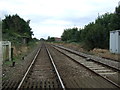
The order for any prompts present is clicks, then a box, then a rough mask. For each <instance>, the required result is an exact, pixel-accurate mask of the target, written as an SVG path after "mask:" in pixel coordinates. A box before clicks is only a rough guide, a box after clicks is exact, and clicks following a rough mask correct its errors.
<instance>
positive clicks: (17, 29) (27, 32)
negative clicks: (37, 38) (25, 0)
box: [2, 14, 33, 43]
mask: <svg viewBox="0 0 120 90" xmlns="http://www.w3.org/2000/svg"><path fill="white" fill-rule="evenodd" d="M2 21H3V23H2V29H3V30H2V32H3V39H4V40H9V41H12V42H14V43H15V42H16V41H17V43H20V42H21V40H22V38H23V37H25V38H28V39H29V40H31V39H32V35H33V32H32V31H31V28H30V26H29V24H30V20H28V21H25V20H24V19H22V18H20V17H19V16H18V15H17V14H16V15H12V16H11V15H7V16H5V19H4V20H2Z"/></svg>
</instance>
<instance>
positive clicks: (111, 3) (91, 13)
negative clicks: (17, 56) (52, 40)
mask: <svg viewBox="0 0 120 90" xmlns="http://www.w3.org/2000/svg"><path fill="white" fill-rule="evenodd" d="M46 2H47V3H46ZM118 5H119V0H92V1H90V0H83V1H80V0H57V1H56V0H41V1H40V0H36V1H33V0H19V1H18V0H12V1H11V0H7V1H6V0H0V18H4V17H5V15H9V14H10V15H14V14H18V15H19V16H20V17H21V18H23V19H24V20H29V19H30V20H31V21H30V27H31V28H32V31H33V33H34V36H33V37H36V38H37V39H40V38H44V39H47V38H48V36H50V37H61V35H62V33H63V31H64V29H67V28H73V27H74V26H75V27H77V28H83V27H84V26H85V25H87V24H89V23H90V22H94V20H95V19H96V18H97V17H98V13H99V15H103V14H105V13H107V12H108V13H113V12H114V11H115V7H117V6H118Z"/></svg>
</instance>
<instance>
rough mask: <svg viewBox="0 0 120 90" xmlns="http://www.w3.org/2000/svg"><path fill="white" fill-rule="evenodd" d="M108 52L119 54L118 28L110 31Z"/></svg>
mask: <svg viewBox="0 0 120 90" xmlns="http://www.w3.org/2000/svg"><path fill="white" fill-rule="evenodd" d="M110 52H111V53H116V54H120V30H115V31H110Z"/></svg>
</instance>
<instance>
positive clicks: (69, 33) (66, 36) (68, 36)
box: [61, 28, 78, 42]
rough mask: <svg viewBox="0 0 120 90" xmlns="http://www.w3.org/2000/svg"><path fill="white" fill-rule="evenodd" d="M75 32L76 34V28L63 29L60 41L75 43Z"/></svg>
mask: <svg viewBox="0 0 120 90" xmlns="http://www.w3.org/2000/svg"><path fill="white" fill-rule="evenodd" d="M77 32H78V28H69V29H65V30H64V32H63V34H62V36H61V37H62V40H63V41H72V42H76V41H77V35H78V34H77Z"/></svg>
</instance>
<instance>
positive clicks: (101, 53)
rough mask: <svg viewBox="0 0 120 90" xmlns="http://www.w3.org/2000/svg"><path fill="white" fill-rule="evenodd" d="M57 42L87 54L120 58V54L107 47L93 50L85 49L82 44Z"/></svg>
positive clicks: (114, 58)
mask: <svg viewBox="0 0 120 90" xmlns="http://www.w3.org/2000/svg"><path fill="white" fill-rule="evenodd" d="M57 44H59V45H62V46H65V47H67V48H70V49H73V50H76V51H80V52H83V53H86V54H92V55H96V56H99V57H104V58H107V59H113V60H120V54H113V53H110V51H109V50H107V49H99V48H94V49H93V50H90V51H87V50H85V49H83V48H82V46H81V45H79V44H74V43H57Z"/></svg>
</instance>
